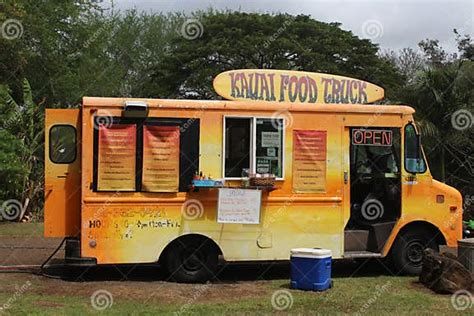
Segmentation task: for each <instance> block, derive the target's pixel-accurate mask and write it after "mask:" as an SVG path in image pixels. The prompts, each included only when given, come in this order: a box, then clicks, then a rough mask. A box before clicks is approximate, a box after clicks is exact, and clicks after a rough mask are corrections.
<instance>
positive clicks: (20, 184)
mask: <svg viewBox="0 0 474 316" xmlns="http://www.w3.org/2000/svg"><path fill="white" fill-rule="evenodd" d="M22 101H23V103H17V102H16V101H15V100H14V99H13V97H12V96H11V94H10V91H9V89H8V88H7V87H6V86H0V118H1V120H0V122H1V127H0V161H1V167H0V174H1V175H2V176H3V177H2V179H1V180H0V181H2V182H4V185H3V186H2V193H1V199H2V200H6V199H17V200H19V201H24V200H26V199H29V200H30V204H29V205H30V210H31V209H33V210H39V209H40V208H41V207H42V203H43V201H42V189H43V183H42V182H43V181H42V180H43V152H44V148H43V146H44V121H43V117H44V115H43V113H44V109H43V107H42V105H41V104H35V102H34V101H33V94H32V91H31V87H30V84H29V82H28V81H27V80H26V79H25V80H23V99H22Z"/></svg>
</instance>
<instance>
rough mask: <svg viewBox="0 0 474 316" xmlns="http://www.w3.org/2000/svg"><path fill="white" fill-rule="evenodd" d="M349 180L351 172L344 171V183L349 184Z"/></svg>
mask: <svg viewBox="0 0 474 316" xmlns="http://www.w3.org/2000/svg"><path fill="white" fill-rule="evenodd" d="M348 181H349V174H348V173H347V171H344V184H347V182H348Z"/></svg>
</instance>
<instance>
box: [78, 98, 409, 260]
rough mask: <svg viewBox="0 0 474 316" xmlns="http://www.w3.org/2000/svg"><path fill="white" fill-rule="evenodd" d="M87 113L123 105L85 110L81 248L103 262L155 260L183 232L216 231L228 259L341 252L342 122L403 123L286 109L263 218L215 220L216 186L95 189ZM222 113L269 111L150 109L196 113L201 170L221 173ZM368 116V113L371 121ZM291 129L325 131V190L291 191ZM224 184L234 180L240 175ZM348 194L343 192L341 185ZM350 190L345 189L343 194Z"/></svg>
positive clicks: (111, 111)
mask: <svg viewBox="0 0 474 316" xmlns="http://www.w3.org/2000/svg"><path fill="white" fill-rule="evenodd" d="M91 115H98V116H109V117H117V116H121V107H120V106H108V107H107V109H105V108H92V107H91V108H88V106H87V104H86V105H85V110H84V112H83V122H84V125H83V142H84V148H88V149H91V150H90V151H88V152H85V154H84V155H83V157H82V159H83V170H84V172H83V174H82V186H83V201H82V203H83V209H82V225H83V226H82V227H83V229H82V234H81V243H82V247H81V255H82V256H83V257H93V258H96V259H97V262H98V263H100V264H106V263H139V262H154V261H156V260H157V259H158V258H159V256H160V254H161V251H162V250H163V249H164V248H165V247H166V245H167V244H168V243H169V242H171V241H172V240H174V239H175V238H177V237H178V236H180V235H185V234H200V235H204V236H208V237H209V238H211V239H213V240H214V241H215V242H216V244H217V245H218V246H219V247H220V248H221V250H222V252H223V255H224V258H225V259H226V260H230V261H240V260H242V261H246V260H282V259H283V260H288V259H289V256H290V249H292V248H297V247H321V248H328V249H331V250H332V252H333V257H334V258H340V257H342V256H343V242H344V240H343V236H344V223H345V222H346V221H347V219H348V215H349V212H348V209H347V207H348V205H346V206H345V208H343V196H344V198H346V196H345V195H344V190H346V188H345V187H344V184H343V183H344V180H343V175H344V166H345V165H346V164H347V162H348V156H347V155H346V156H344V154H343V152H341V150H342V148H343V146H342V142H343V141H345V142H347V141H348V138H346V139H343V137H342V136H341V132H342V131H343V130H344V127H343V126H344V125H358V126H365V125H367V124H368V122H372V121H373V120H375V121H376V122H378V121H383V122H384V124H386V125H388V126H400V116H397V115H387V116H381V115H379V116H375V118H373V114H359V115H355V114H351V115H344V116H343V115H339V114H334V113H304V112H292V113H291V114H288V117H287V120H288V125H287V126H286V129H285V142H284V147H285V159H284V165H285V172H284V175H285V178H284V180H279V181H277V182H276V186H277V189H276V190H274V191H272V192H264V193H263V195H262V209H261V217H260V224H258V225H251V224H220V223H217V220H216V206H217V190H215V189H200V190H199V192H178V193H147V192H123V191H122V192H94V191H93V190H92V189H91V185H90V184H91V183H92V182H93V174H94V167H93V163H92V161H93V151H92V148H93V143H94V139H93V130H94V128H93V126H92V123H91V122H92V121H93V120H92V118H91ZM224 115H235V116H249V115H251V116H256V117H269V116H271V115H272V112H269V111H232V110H228V111H226V112H225V113H224V112H223V111H218V110H213V109H206V108H203V109H201V110H198V111H189V110H186V109H182V110H177V109H173V110H166V109H163V110H161V109H160V110H155V109H151V110H150V113H149V116H148V117H183V118H190V117H191V118H192V117H196V118H199V119H200V124H201V131H200V146H199V150H200V163H199V168H200V170H201V171H203V173H204V174H205V175H208V174H210V175H212V177H213V178H219V177H220V176H221V175H222V152H223V148H222V139H223V137H222V135H223V124H222V122H223V117H224ZM371 120H372V121H371ZM293 130H321V131H327V159H326V168H327V172H326V179H325V181H326V191H325V192H321V193H294V192H293V188H292V187H293V179H292V178H293V174H292V167H293V141H294V140H293V136H292V135H293ZM226 185H229V186H239V185H240V181H227V182H226ZM346 194H347V192H346ZM347 197H348V196H347Z"/></svg>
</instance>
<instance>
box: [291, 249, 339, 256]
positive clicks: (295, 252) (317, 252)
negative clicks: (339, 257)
mask: <svg viewBox="0 0 474 316" xmlns="http://www.w3.org/2000/svg"><path fill="white" fill-rule="evenodd" d="M291 255H292V256H293V257H317V258H321V257H330V256H331V250H329V249H321V248H294V249H291Z"/></svg>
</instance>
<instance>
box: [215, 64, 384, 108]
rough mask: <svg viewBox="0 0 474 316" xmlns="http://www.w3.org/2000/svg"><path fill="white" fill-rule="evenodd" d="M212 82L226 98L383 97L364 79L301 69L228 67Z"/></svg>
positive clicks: (298, 100)
mask: <svg viewBox="0 0 474 316" xmlns="http://www.w3.org/2000/svg"><path fill="white" fill-rule="evenodd" d="M213 85H214V90H215V91H216V92H217V93H218V94H219V95H220V96H221V97H223V98H224V99H228V100H247V101H250V100H251V101H269V102H291V103H309V104H316V103H319V104H323V103H326V104H329V103H337V104H339V103H350V104H364V103H372V102H375V101H378V100H381V99H383V97H384V90H383V88H381V87H379V86H376V85H374V84H372V83H369V82H366V81H362V80H359V79H354V78H349V77H343V76H337V75H331V74H325V73H315V72H304V71H289V70H274V69H240V70H230V71H225V72H223V73H220V74H219V75H217V76H216V78H214V82H213Z"/></svg>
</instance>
